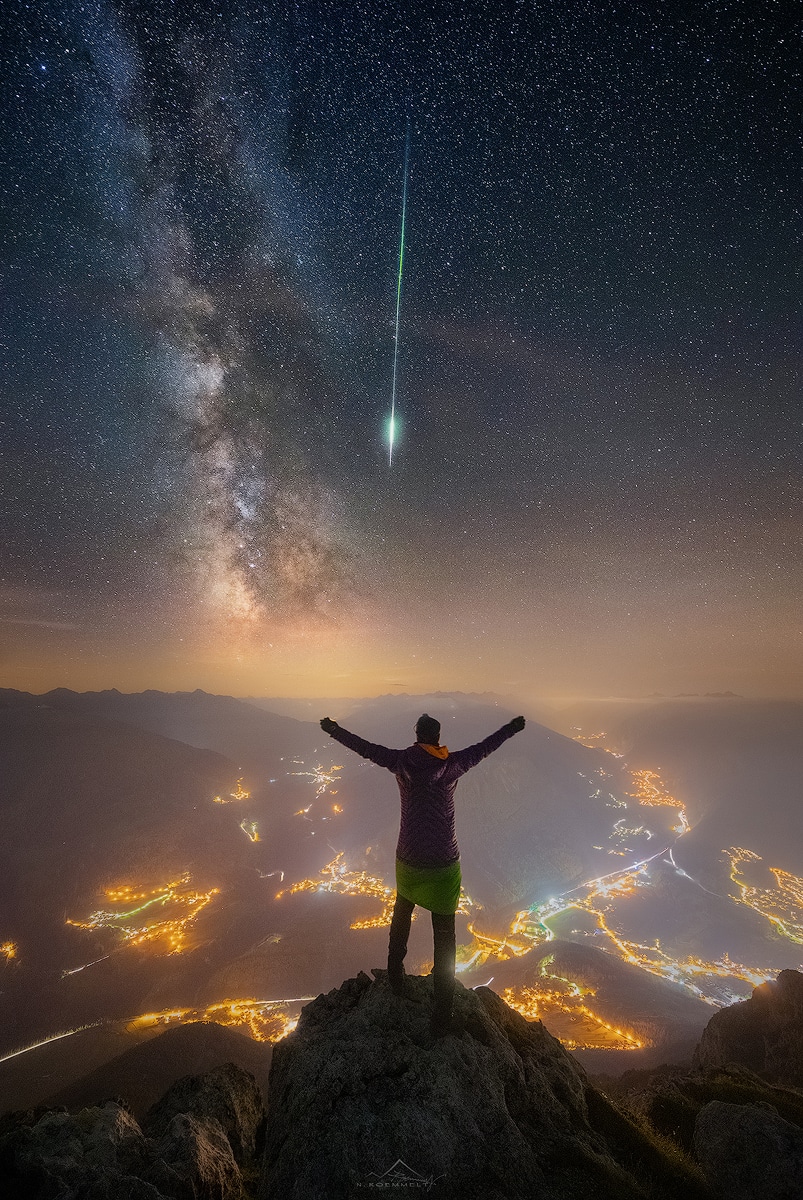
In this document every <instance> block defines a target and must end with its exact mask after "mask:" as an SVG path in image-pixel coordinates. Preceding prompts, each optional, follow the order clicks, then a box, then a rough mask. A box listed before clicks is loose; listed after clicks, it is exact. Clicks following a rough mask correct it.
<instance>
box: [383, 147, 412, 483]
mask: <svg viewBox="0 0 803 1200" xmlns="http://www.w3.org/2000/svg"><path fill="white" fill-rule="evenodd" d="M409 165H410V125H409V123H408V125H407V138H406V141H405V143H404V187H403V189H402V211H401V237H400V239H399V277H398V280H397V281H396V331H395V334H394V337H393V387H392V389H391V396H390V420H389V421H388V466H389V467H390V466H392V465H393V443H394V442H395V440H396V375H397V370H398V364H399V312H400V311H401V293H402V271H403V269H404V225H405V221H406V218H407V175H408V170H409Z"/></svg>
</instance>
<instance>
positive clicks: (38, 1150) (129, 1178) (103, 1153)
mask: <svg viewBox="0 0 803 1200" xmlns="http://www.w3.org/2000/svg"><path fill="white" fill-rule="evenodd" d="M149 1157H150V1156H149V1153H148V1146H147V1143H146V1140H145V1138H144V1136H143V1134H142V1131H141V1129H140V1128H139V1126H138V1125H137V1123H136V1121H135V1120H134V1118H133V1117H132V1116H131V1114H130V1113H128V1112H127V1111H126V1109H125V1108H123V1107H121V1106H120V1105H119V1104H117V1103H116V1102H114V1101H107V1102H106V1103H105V1104H103V1105H100V1106H97V1107H93V1108H85V1109H82V1110H81V1112H79V1113H76V1114H75V1115H72V1114H70V1113H67V1112H47V1113H45V1114H44V1115H43V1116H40V1117H38V1119H36V1120H35V1121H29V1120H28V1119H26V1117H25V1116H23V1117H22V1118H21V1120H20V1121H19V1122H18V1123H17V1124H16V1125H14V1123H13V1121H11V1120H9V1119H7V1120H6V1131H5V1132H4V1133H3V1135H2V1136H0V1178H2V1179H3V1181H4V1183H5V1186H6V1188H7V1189H8V1190H7V1191H4V1193H3V1194H4V1196H8V1197H14V1198H15V1200H16V1198H17V1197H19V1200H39V1198H40V1197H42V1200H44V1198H47V1200H50V1198H51V1197H58V1198H59V1200H72V1198H73V1197H76V1198H77V1197H84V1196H87V1197H89V1196H90V1195H91V1197H92V1200H165V1198H164V1196H163V1193H162V1192H160V1191H159V1190H158V1189H157V1188H156V1187H155V1186H154V1185H153V1184H152V1183H149V1182H147V1181H145V1180H144V1179H143V1178H142V1173H143V1172H144V1171H146V1170H147V1167H148V1162H149Z"/></svg>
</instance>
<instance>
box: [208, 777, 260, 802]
mask: <svg viewBox="0 0 803 1200" xmlns="http://www.w3.org/2000/svg"><path fill="white" fill-rule="evenodd" d="M250 796H251V793H250V792H246V791H245V790H244V788H243V781H242V777H241V778H240V779H238V780H237V788H236V790H235V791H233V792H229V793H228V795H226V796H215V798H214V802H215V804H234V803H235V802H236V801H238V800H248V799H249V798H250Z"/></svg>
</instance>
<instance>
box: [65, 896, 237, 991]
mask: <svg viewBox="0 0 803 1200" xmlns="http://www.w3.org/2000/svg"><path fill="white" fill-rule="evenodd" d="M189 884H190V876H189V874H187V873H185V874H184V875H182V876H180V878H179V879H176V880H172V881H171V882H169V883H165V884H162V885H161V886H160V887H156V888H151V889H142V888H139V887H132V886H131V885H130V884H122V885H120V886H118V887H114V888H108V889H106V891H105V893H104V895H105V897H106V899H107V901H108V902H109V903H110V904H112V905H116V906H119V908H122V909H123V911H110V910H109V909H98V910H97V911H96V912H93V913H91V914H90V915H89V916H88V917H87V918H86V920H83V921H75V920H72V919H70V918H68V919H67V924H68V925H72V926H74V927H75V928H76V929H86V930H101V929H110V930H113V931H114V932H115V933H119V934H120V936H121V937H122V939H123V941H124V943H125V944H126V945H129V946H144V945H147V944H155V945H158V944H159V943H160V942H161V943H164V944H165V946H166V947H167V950H166V952H167V953H168V954H180V953H181V951H182V950H184V949H185V948H186V945H185V943H186V940H187V936H188V933H189V929H190V927H191V926H192V925H193V924H194V922H195V921H197V919H198V917H199V916H200V915H201V913H202V912H203V910H204V909H205V908H206V906H207V905H208V904H210V903H211V902H212V899H213V898H214V897H215V896H217V895H218V894H219V892H220V888H211V889H210V890H209V891H208V892H198V891H196V890H195V889H194V888H191V887H190V886H189ZM140 901H141V903H140ZM168 904H169V905H170V906H171V907H172V909H173V910H177V911H178V913H180V914H181V915H178V916H171V917H167V918H162V919H156V920H147V919H146V920H135V919H134V918H139V917H140V914H142V913H144V912H146V911H148V910H149V909H151V908H153V907H154V906H156V905H161V906H162V907H163V908H164V907H165V906H166V905H168ZM131 905H134V907H133V908H132V907H130V906H131ZM96 961H99V960H96ZM77 969H82V968H77ZM65 973H66V974H72V973H73V972H65Z"/></svg>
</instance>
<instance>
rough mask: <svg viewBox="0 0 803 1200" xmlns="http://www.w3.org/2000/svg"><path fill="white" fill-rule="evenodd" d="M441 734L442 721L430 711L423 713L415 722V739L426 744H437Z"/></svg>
mask: <svg viewBox="0 0 803 1200" xmlns="http://www.w3.org/2000/svg"><path fill="white" fill-rule="evenodd" d="M440 736H441V723H440V721H436V720H435V718H434V717H431V716H430V715H429V713H422V714H421V716H420V717H419V718H418V720H417V721H416V723H415V740H416V741H417V742H423V743H424V745H425V746H437V745H438V741H439V739H440Z"/></svg>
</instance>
